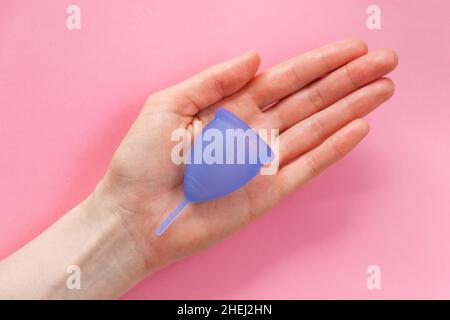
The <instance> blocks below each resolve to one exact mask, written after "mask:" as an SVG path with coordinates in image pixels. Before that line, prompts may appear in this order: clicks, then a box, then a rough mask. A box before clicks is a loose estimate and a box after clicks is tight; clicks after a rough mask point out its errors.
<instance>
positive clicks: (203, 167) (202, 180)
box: [156, 108, 274, 236]
mask: <svg viewBox="0 0 450 320" xmlns="http://www.w3.org/2000/svg"><path fill="white" fill-rule="evenodd" d="M273 158H274V154H273V152H272V150H271V149H270V147H269V146H268V145H267V143H266V142H265V141H264V140H263V139H262V138H261V137H260V136H259V135H258V134H257V133H256V131H254V130H253V129H252V128H251V127H250V126H249V125H247V124H246V123H245V122H244V121H242V120H241V119H239V118H238V117H237V116H236V115H234V114H233V113H231V112H230V111H227V110H225V109H222V108H219V109H217V111H216V115H215V117H214V119H213V120H212V121H211V122H210V123H209V124H208V125H207V126H206V127H205V128H204V129H203V130H202V133H201V135H200V136H198V137H197V138H196V139H195V141H194V144H193V147H192V148H191V150H190V152H189V155H188V157H187V160H188V163H187V164H186V167H185V171H184V199H183V200H182V201H181V202H180V204H179V205H178V206H177V207H176V208H175V209H174V210H173V211H172V212H171V213H170V214H169V216H168V217H167V218H166V220H165V221H164V222H163V223H162V224H161V225H160V226H159V227H158V229H157V230H156V234H157V235H158V236H160V235H162V234H163V233H164V231H165V230H166V229H167V228H168V226H169V225H170V223H172V221H173V220H174V219H175V218H176V217H177V215H178V214H179V213H180V212H181V210H182V209H183V208H184V207H185V206H186V204H188V203H189V202H203V201H209V200H213V199H216V198H219V197H222V196H225V195H227V194H229V193H231V192H233V191H235V190H237V189H239V188H240V187H242V186H243V185H245V184H246V183H247V182H249V181H250V180H251V179H252V178H253V177H255V176H256V175H257V174H258V173H259V171H260V169H261V167H262V166H263V165H264V164H266V163H269V162H270V161H272V160H273Z"/></svg>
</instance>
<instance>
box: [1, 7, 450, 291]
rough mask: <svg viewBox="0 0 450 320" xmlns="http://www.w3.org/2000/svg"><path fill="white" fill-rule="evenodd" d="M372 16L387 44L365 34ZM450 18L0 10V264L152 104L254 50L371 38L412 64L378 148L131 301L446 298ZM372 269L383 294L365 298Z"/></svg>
mask: <svg viewBox="0 0 450 320" xmlns="http://www.w3.org/2000/svg"><path fill="white" fill-rule="evenodd" d="M72 3H74V4H77V5H79V6H80V7H81V14H82V29H81V30H79V31H69V30H68V29H67V28H66V25H65V22H66V18H67V14H66V13H65V10H66V7H67V6H68V5H69V4H72ZM372 3H376V4H378V5H380V6H381V9H382V30H380V31H370V30H368V29H367V28H366V24H365V21H366V17H367V15H366V8H367V6H368V5H370V4H372ZM449 21H450V2H449V1H445V0H442V1H435V0H433V1H431V0H426V1H392V0H389V1H387V0H386V1H374V2H372V1H361V0H358V1H356V0H355V1H299V0H292V1H286V0H276V1H242V0H227V1H220V2H219V1H110V0H108V1H106V0H103V1H92V0H89V1H88V0H76V1H75V0H74V1H37V0H35V1H16V0H1V2H0V146H1V153H0V177H1V180H0V195H1V201H0V257H5V256H7V255H8V254H10V253H11V252H13V251H14V250H16V249H17V248H19V247H20V246H22V245H23V244H25V243H26V242H27V241H29V240H30V239H32V238H33V237H35V236H36V235H38V234H39V233H40V232H42V231H43V230H44V229H45V228H46V227H47V226H48V225H50V224H51V223H52V222H53V221H55V220H56V219H57V218H58V217H60V216H61V215H62V214H63V213H64V212H66V211H67V210H68V209H70V208H71V207H73V206H74V205H75V204H76V203H77V202H79V201H80V200H81V199H83V198H84V197H85V196H86V195H87V194H88V193H89V192H90V191H91V190H92V188H93V187H94V185H95V183H96V181H97V180H98V179H99V178H100V177H101V176H102V175H103V173H104V171H105V169H106V167H107V165H108V162H109V159H110V158H111V155H112V153H113V151H114V150H115V148H116V147H117V145H118V144H119V142H120V140H121V138H122V137H123V136H124V134H125V133H126V131H127V129H128V128H129V126H130V125H131V123H132V122H133V119H134V118H135V116H136V115H137V113H138V111H139V109H140V107H141V105H142V103H143V102H144V100H145V98H146V96H147V95H148V94H149V93H151V92H153V91H155V90H158V89H160V88H163V87H166V86H168V85H170V84H173V83H176V82H178V81H180V80H182V79H184V78H186V77H188V76H189V75H191V74H193V73H195V72H197V71H198V70H200V69H202V68H203V67H206V66H208V65H210V64H213V63H216V62H219V61H222V60H224V59H228V58H231V57H233V56H235V55H238V54H240V53H242V52H244V51H247V50H249V49H256V50H258V51H259V52H260V54H261V56H262V67H263V68H265V67H268V66H271V65H273V64H275V63H277V62H279V61H281V60H283V59H285V58H288V57H290V56H292V55H296V54H299V53H301V52H303V51H305V50H308V49H311V48H314V47H316V46H319V45H323V44H325V43H327V42H329V41H334V40H337V39H342V38H347V37H362V38H364V39H366V40H367V41H368V43H369V47H370V48H371V49H374V48H379V47H392V48H395V49H396V50H397V51H398V53H399V56H400V64H399V67H398V69H397V71H396V72H395V73H394V74H393V75H392V78H393V79H394V80H395V81H396V84H397V93H396V95H395V96H394V98H393V99H392V100H391V101H389V102H388V103H387V104H386V105H385V106H384V108H382V109H380V110H378V111H377V112H376V113H375V114H373V115H371V116H370V117H369V120H370V122H371V125H372V131H371V134H370V135H369V137H368V138H367V140H366V141H365V142H364V143H363V144H362V145H361V146H360V147H359V148H358V149H356V150H355V152H353V153H352V154H351V155H350V156H349V157H348V158H346V159H345V160H343V161H342V162H340V163H338V164H337V165H335V166H334V167H333V168H331V169H330V170H328V171H327V172H326V173H325V174H323V175H322V176H320V177H319V178H317V179H316V180H314V181H313V182H311V183H309V184H308V185H307V186H305V187H304V188H303V189H302V190H299V191H298V192H296V193H295V194H294V195H292V196H291V197H290V198H289V199H287V200H285V201H284V202H282V203H281V204H280V205H279V206H278V207H277V208H276V209H274V210H272V212H270V213H268V214H267V215H266V216H264V217H263V218H262V219H260V220H259V221H257V222H256V223H254V224H253V225H251V226H249V227H247V228H245V229H244V230H242V231H240V232H238V233H237V234H235V235H234V236H232V237H231V238H229V239H227V240H226V241H224V242H222V243H220V244H219V245H217V246H215V247H213V248H211V249H209V250H207V251H205V252H202V253H200V254H198V255H196V256H193V257H190V258H188V259H186V260H184V261H181V262H179V263H177V264H175V265H172V266H170V267H168V268H167V269H165V270H163V271H161V272H159V273H158V274H156V275H154V276H152V277H151V278H148V279H147V280H145V281H144V282H142V283H141V284H139V285H138V286H137V287H136V288H134V289H133V290H131V291H130V292H129V293H128V294H126V295H125V296H124V298H126V299H133V298H138V299H143V298H211V299H216V298H223V299H228V298H237V299H241V298H364V299H365V298H450V215H449V214H450V203H449V199H450V194H449V193H450V187H449V186H450V184H449V181H450V169H449V164H450V149H449V139H450V124H449V118H450V98H449V94H450V92H449V91H450V85H449V81H448V77H449V73H450V60H449V58H450V41H449V40H450V24H449ZM371 264H376V265H379V266H380V267H381V273H382V274H381V276H382V279H381V280H382V289H381V290H368V289H367V287H366V278H367V274H366V268H367V266H369V265H371Z"/></svg>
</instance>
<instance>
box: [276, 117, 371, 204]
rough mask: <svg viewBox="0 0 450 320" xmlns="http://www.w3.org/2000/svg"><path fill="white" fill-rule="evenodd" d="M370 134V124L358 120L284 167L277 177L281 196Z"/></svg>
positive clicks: (321, 169) (326, 166)
mask: <svg viewBox="0 0 450 320" xmlns="http://www.w3.org/2000/svg"><path fill="white" fill-rule="evenodd" d="M368 132H369V124H368V123H367V122H366V121H365V120H363V119H357V120H354V121H352V122H351V123H349V124H348V125H347V126H345V127H344V128H342V129H341V130H339V131H338V132H336V133H335V134H334V135H332V136H331V137H329V138H328V139H327V140H326V141H324V142H323V143H322V144H321V145H319V146H318V147H317V148H315V149H313V150H311V151H310V152H308V153H306V154H304V155H303V156H301V157H300V158H298V159H296V160H295V161H293V162H291V163H289V164H288V165H286V166H285V167H283V168H282V169H281V170H280V172H279V173H278V175H277V177H276V179H277V180H276V181H277V185H278V186H279V188H280V193H281V194H280V196H286V195H287V194H289V193H290V192H292V191H294V190H295V189H297V188H298V187H300V186H301V185H303V184H304V183H305V182H307V181H308V180H310V179H311V178H313V177H314V176H316V175H318V174H319V173H321V172H322V171H323V170H324V169H326V168H328V167H329V166H330V165H331V164H333V163H335V162H336V161H338V160H339V159H341V158H342V157H343V156H345V155H346V154H347V153H349V152H350V151H351V150H352V149H353V148H354V147H355V146H356V145H357V144H358V143H359V142H360V141H361V140H362V139H363V138H364V137H365V136H366V135H367V134H368Z"/></svg>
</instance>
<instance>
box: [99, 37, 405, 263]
mask: <svg viewBox="0 0 450 320" xmlns="http://www.w3.org/2000/svg"><path fill="white" fill-rule="evenodd" d="M396 65H397V56H396V54H395V53H394V52H393V51H392V50H377V51H374V52H371V53H367V46H366V44H365V43H364V42H362V41H360V40H345V41H340V42H337V43H333V44H330V45H327V46H325V47H322V48H319V49H316V50H313V51H310V52H307V53H305V54H303V55H300V56H297V57H295V58H292V59H290V60H287V61H285V62H283V63H281V64H279V65H277V66H275V67H273V68H271V69H268V70H266V71H264V72H262V73H260V74H258V75H256V76H255V74H256V72H257V70H258V67H259V57H258V55H257V54H256V53H255V52H249V53H246V54H244V55H243V56H240V57H238V58H236V59H233V60H230V61H227V62H225V63H222V64H219V65H215V66H213V67H211V68H209V69H206V70H204V71H203V72H201V73H199V74H197V75H196V76H194V77H192V78H190V79H188V80H186V81H184V82H182V83H180V84H177V85H175V86H173V87H170V88H168V89H165V90H163V91H160V92H157V93H155V94H152V95H151V96H150V97H149V98H148V100H147V102H146V103H145V105H144V107H143V109H142V112H141V113H140V115H139V116H138V118H137V119H136V122H135V123H134V125H133V126H132V128H131V129H130V131H129V133H128V134H127V136H126V137H125V139H124V140H123V142H122V144H121V145H120V147H119V148H118V150H117V152H116V154H115V155H114V158H113V160H112V162H111V166H110V168H109V170H108V172H107V174H106V176H105V177H104V179H103V180H102V181H101V182H100V183H99V185H98V187H97V190H96V192H95V195H98V194H101V196H107V197H108V198H109V199H111V201H112V203H113V205H112V208H113V209H112V211H113V212H114V214H116V215H117V216H118V217H120V220H121V221H122V222H123V223H122V224H123V226H125V228H126V229H127V232H128V234H129V235H130V237H131V239H132V241H133V242H134V243H135V245H136V247H137V248H138V251H139V252H141V253H142V258H143V259H144V261H145V263H146V265H147V266H148V267H149V269H155V268H159V267H161V266H163V265H166V264H168V263H171V262H173V261H175V260H177V259H179V258H182V257H184V256H186V255H189V254H192V253H194V252H195V251H197V250H200V249H202V248H204V247H206V246H209V245H211V244H213V243H215V242H217V241H219V240H221V239H223V238H224V237H226V236H227V235H229V234H230V233H232V232H233V231H235V230H237V229H239V228H241V227H243V226H244V225H246V224H248V223H249V222H251V221H252V220H253V219H255V218H257V217H258V216H260V215H261V214H263V213H264V212H266V211H267V210H268V209H269V208H271V207H273V206H275V205H276V204H277V203H278V202H279V201H280V200H281V199H282V198H284V197H285V196H286V195H288V194H289V193H290V192H292V191H294V190H295V189H296V188H298V187H300V186H302V185H303V184H304V183H305V182H307V181H308V180H310V179H311V178H312V177H314V176H315V175H317V174H319V173H320V172H322V170H324V169H326V168H327V167H328V166H330V165H331V164H332V163H334V162H335V161H337V160H338V159H340V158H341V157H343V156H344V155H345V154H347V153H348V152H349V151H350V150H352V148H353V147H355V146H356V145H357V144H358V143H359V142H360V141H361V140H362V139H363V138H364V137H365V136H366V135H367V133H368V131H369V126H368V124H367V122H366V121H365V120H362V119H361V118H362V117H364V116H365V115H367V114H368V113H369V112H371V111H373V110H374V109H375V108H376V107H378V106H379V105H381V104H382V103H383V102H385V101H386V100H388V99H389V98H390V97H391V96H392V94H393V92H394V84H393V82H392V81H391V80H390V79H387V78H382V77H383V76H384V75H386V74H387V73H389V72H390V71H392V70H393V69H394V68H395V67H396ZM273 103H274V105H273V106H271V107H270V108H268V109H267V110H266V109H265V108H266V107H267V106H269V105H271V104H273ZM218 106H220V107H224V108H226V109H228V110H230V111H232V112H233V113H235V114H236V115H238V116H239V117H240V118H242V119H243V120H244V121H246V122H247V123H248V124H249V125H250V126H252V127H253V128H255V129H259V128H278V129H279V130H280V158H279V159H280V169H279V171H278V173H277V174H276V175H267V176H262V175H259V176H257V177H256V178H254V179H253V180H252V181H251V182H250V183H248V184H247V185H245V187H243V188H241V189H239V190H238V191H235V192H233V193H232V194H230V195H228V196H225V197H223V198H219V199H217V200H214V201H210V202H205V203H191V204H189V205H188V206H187V207H186V208H185V209H184V212H183V213H182V214H181V216H180V217H179V218H178V219H177V220H176V221H175V222H174V223H173V224H172V225H171V226H170V228H169V229H168V230H167V231H166V233H165V234H164V235H163V236H162V237H157V236H155V229H156V228H157V226H158V225H159V224H160V223H161V222H162V221H163V220H164V219H165V217H166V216H167V214H168V213H169V212H170V211H171V210H173V209H174V208H175V206H176V205H177V204H178V203H179V202H180V200H181V199H182V198H183V166H180V165H175V164H174V163H173V162H172V160H171V150H172V147H173V146H174V145H175V143H176V142H174V141H171V134H172V132H173V131H174V130H175V129H177V128H180V127H184V128H187V129H188V130H192V124H193V121H194V120H196V119H198V120H201V121H202V123H203V124H204V125H205V124H207V123H208V122H209V121H210V120H211V119H212V117H213V116H214V112H215V109H216V108H217V107H218Z"/></svg>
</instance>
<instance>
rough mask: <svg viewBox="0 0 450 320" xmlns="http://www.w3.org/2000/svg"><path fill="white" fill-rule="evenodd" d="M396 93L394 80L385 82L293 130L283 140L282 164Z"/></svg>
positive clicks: (281, 148)
mask: <svg viewBox="0 0 450 320" xmlns="http://www.w3.org/2000/svg"><path fill="white" fill-rule="evenodd" d="M393 93H394V84H393V82H392V80H390V79H386V78H382V79H379V80H377V81H375V82H373V83H371V84H369V85H367V86H365V87H363V88H361V89H359V90H357V91H355V92H353V93H351V94H350V95H348V96H347V97H345V98H343V99H341V100H339V101H338V102H336V103H335V104H334V105H333V106H331V107H329V108H326V109H324V110H322V111H320V112H318V113H316V114H314V115H312V116H311V117H309V118H307V119H305V120H303V121H301V122H299V123H297V124H296V125H294V126H292V127H291V128H289V129H288V130H286V131H285V132H284V133H283V134H281V136H280V163H281V164H283V163H287V162H289V161H290V160H291V159H294V158H296V157H298V156H300V155H301V154H303V153H305V152H307V151H309V150H311V149H313V148H315V147H316V146H318V145H319V144H321V143H322V142H323V141H324V140H325V139H327V138H328V137H329V136H330V135H332V134H333V133H335V132H336V131H338V130H339V129H340V128H342V127H344V126H345V125H346V124H347V123H349V122H351V121H352V120H355V119H357V118H361V117H364V116H365V115H367V114H368V113H370V112H371V111H373V110H374V109H375V108H376V107H378V106H379V105H381V104H382V103H383V102H385V101H386V100H388V99H389V98H390V97H392V95H393Z"/></svg>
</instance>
